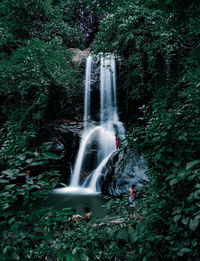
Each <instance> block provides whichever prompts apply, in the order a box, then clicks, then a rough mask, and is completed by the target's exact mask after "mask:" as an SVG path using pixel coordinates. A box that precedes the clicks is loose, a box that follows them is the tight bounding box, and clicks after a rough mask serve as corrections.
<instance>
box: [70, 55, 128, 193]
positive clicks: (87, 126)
mask: <svg viewBox="0 0 200 261" xmlns="http://www.w3.org/2000/svg"><path fill="white" fill-rule="evenodd" d="M93 64H94V59H93V57H92V56H91V55H89V56H88V57H87V61H86V70H85V84H84V87H85V96H84V130H83V135H82V138H81V141H80V147H79V151H78V154H77V158H76V161H75V165H74V169H73V172H72V175H71V181H70V187H72V188H78V189H81V187H84V188H87V189H88V190H89V191H92V192H98V191H99V186H98V179H99V177H100V176H101V174H102V170H103V167H104V166H105V165H106V163H107V161H108V159H109V157H110V156H111V154H112V153H113V152H114V151H115V150H116V147H115V135H116V134H117V135H118V136H120V138H121V139H123V138H124V132H125V131H124V127H123V124H122V123H121V122H120V121H119V117H118V112H117V85H116V64H115V57H114V56H113V55H107V56H106V57H103V56H102V57H100V88H99V89H100V95H99V96H100V112H99V115H100V118H99V123H98V126H94V127H91V118H92V112H91V92H92V90H91V85H92V82H93V80H94V79H93V70H94V68H93ZM84 173H86V175H87V177H85V176H83V175H84ZM82 179H84V180H82ZM99 192H100V191H99Z"/></svg>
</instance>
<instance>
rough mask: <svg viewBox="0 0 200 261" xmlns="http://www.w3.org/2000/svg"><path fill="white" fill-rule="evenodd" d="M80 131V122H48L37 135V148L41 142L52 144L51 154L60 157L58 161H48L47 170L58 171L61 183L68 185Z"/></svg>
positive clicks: (81, 128)
mask: <svg viewBox="0 0 200 261" xmlns="http://www.w3.org/2000/svg"><path fill="white" fill-rule="evenodd" d="M82 130H83V123H82V122H75V121H70V120H60V121H52V122H50V121H48V122H44V123H43V126H42V127H41V129H40V131H39V133H38V135H37V139H36V144H37V146H40V145H41V144H42V143H43V142H50V143H51V144H52V147H51V152H53V153H55V154H57V155H59V156H60V159H59V160H51V161H50V164H48V169H49V168H52V169H54V170H59V171H60V172H61V173H62V176H61V180H60V181H61V182H64V183H68V181H69V177H70V174H71V168H72V166H73V164H74V161H75V157H76V154H77V150H78V147H79V142H80V137H81V135H82Z"/></svg>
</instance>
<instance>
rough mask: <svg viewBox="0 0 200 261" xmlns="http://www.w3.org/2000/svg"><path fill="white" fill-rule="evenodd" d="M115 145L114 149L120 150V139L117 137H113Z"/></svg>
mask: <svg viewBox="0 0 200 261" xmlns="http://www.w3.org/2000/svg"><path fill="white" fill-rule="evenodd" d="M115 144H116V149H117V150H120V137H119V136H118V135H116V136H115Z"/></svg>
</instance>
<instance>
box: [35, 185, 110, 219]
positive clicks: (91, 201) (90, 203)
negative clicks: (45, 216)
mask: <svg viewBox="0 0 200 261" xmlns="http://www.w3.org/2000/svg"><path fill="white" fill-rule="evenodd" d="M105 203H106V200H105V199H104V198H103V196H102V195H101V194H99V193H91V192H90V191H78V190H73V191H69V190H67V189H65V188H62V189H55V190H53V191H52V192H51V193H50V194H49V196H48V198H47V199H46V200H43V201H41V202H40V204H39V206H38V207H39V208H47V207H52V208H55V209H57V210H60V209H62V208H67V207H70V208H73V209H76V213H77V214H80V215H84V214H85V210H84V208H85V207H89V208H90V210H91V211H92V214H93V217H95V218H103V217H105V209H104V207H103V205H105Z"/></svg>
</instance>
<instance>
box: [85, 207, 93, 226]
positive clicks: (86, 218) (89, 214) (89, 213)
mask: <svg viewBox="0 0 200 261" xmlns="http://www.w3.org/2000/svg"><path fill="white" fill-rule="evenodd" d="M85 212H86V214H85V223H88V222H89V221H90V220H91V218H92V212H91V211H90V209H89V208H88V207H85Z"/></svg>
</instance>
